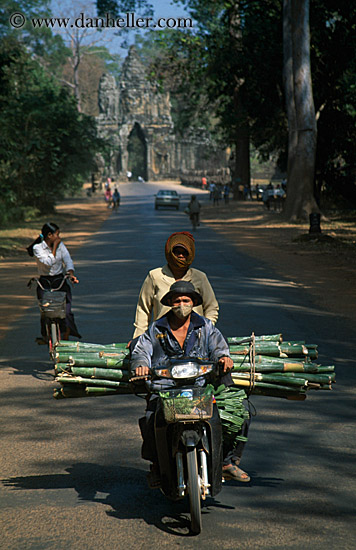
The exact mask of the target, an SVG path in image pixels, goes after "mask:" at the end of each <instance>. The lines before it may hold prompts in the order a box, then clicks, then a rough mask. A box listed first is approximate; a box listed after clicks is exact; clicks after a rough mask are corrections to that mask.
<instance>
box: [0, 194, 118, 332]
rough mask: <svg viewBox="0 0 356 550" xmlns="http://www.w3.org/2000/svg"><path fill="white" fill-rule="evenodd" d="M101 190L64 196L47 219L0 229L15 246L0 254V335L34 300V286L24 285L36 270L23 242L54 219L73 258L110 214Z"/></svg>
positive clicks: (2, 236)
mask: <svg viewBox="0 0 356 550" xmlns="http://www.w3.org/2000/svg"><path fill="white" fill-rule="evenodd" d="M110 212H111V210H109V209H108V208H107V207H106V204H105V203H104V201H103V198H102V194H100V195H98V196H95V195H94V196H92V197H87V196H86V194H85V193H84V192H83V194H82V195H81V196H80V197H78V198H73V199H72V198H71V199H66V200H64V201H63V202H62V203H61V204H59V205H58V206H57V208H56V213H55V214H54V215H51V216H50V220H48V219H45V218H43V219H42V218H41V219H39V220H36V222H33V221H32V222H28V223H23V224H21V227H19V228H16V229H8V230H3V231H0V244H1V238H2V241H3V242H4V241H5V239H6V242H11V240H12V241H13V242H14V249H13V251H12V252H11V249H10V252H7V253H6V249H3V253H4V250H5V254H6V255H5V256H3V257H1V256H0V289H1V290H0V339H1V338H3V337H4V336H5V334H6V331H7V330H9V329H11V327H12V326H13V324H14V323H15V322H16V320H17V319H18V318H19V317H20V316H21V315H23V312H24V310H25V309H26V308H27V307H29V306H31V305H32V304H33V303H34V300H35V290H34V287H32V288H31V289H28V288H27V282H28V280H29V279H30V278H31V277H33V276H35V275H36V273H37V269H36V264H35V261H34V260H33V259H31V258H30V257H29V256H28V254H27V251H26V249H25V248H26V246H28V245H30V244H31V242H32V241H33V240H34V239H35V238H36V236H38V234H39V232H40V230H41V227H42V225H43V224H44V223H45V222H46V221H53V222H55V223H56V224H57V225H58V226H59V227H60V229H61V237H62V239H63V242H64V243H65V245H66V246H67V247H68V249H69V251H70V254H71V256H72V258H73V260H74V265H75V253H76V250H77V249H78V248H79V247H80V246H83V245H85V241H86V239H88V238H89V237H90V236H91V235H92V234H93V233H94V232H95V231H97V230H98V229H99V227H100V226H101V224H102V223H103V222H104V220H106V218H107V217H108V216H109V215H110Z"/></svg>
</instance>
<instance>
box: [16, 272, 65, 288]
mask: <svg viewBox="0 0 356 550" xmlns="http://www.w3.org/2000/svg"><path fill="white" fill-rule="evenodd" d="M70 278H71V276H70V275H69V274H68V273H66V274H65V275H64V277H63V280H62V281H61V284H60V285H59V287H57V288H44V287H43V285H42V283H41V282H40V280H39V279H38V278H37V277H32V279H30V280H29V282H28V283H27V286H28V287H29V288H30V287H31V285H32V283H33V282H36V283H37V284H38V286H39V287H40V288H41V289H42V290H50V291H51V292H55V291H57V290H60V289H61V288H62V286H63V285H64V283H65V281H66V280H67V279H70Z"/></svg>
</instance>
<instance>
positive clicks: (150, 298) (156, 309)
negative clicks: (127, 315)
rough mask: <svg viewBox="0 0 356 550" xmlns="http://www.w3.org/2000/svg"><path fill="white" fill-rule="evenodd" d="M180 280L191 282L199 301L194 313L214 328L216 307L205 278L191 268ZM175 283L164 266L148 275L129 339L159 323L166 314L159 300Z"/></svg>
mask: <svg viewBox="0 0 356 550" xmlns="http://www.w3.org/2000/svg"><path fill="white" fill-rule="evenodd" d="M182 280H183V281H189V282H191V283H192V284H193V285H194V288H195V290H196V291H197V292H199V294H200V295H201V296H202V298H203V303H202V305H200V306H197V307H195V308H194V311H196V313H198V314H199V315H203V316H204V317H207V318H208V319H210V320H211V321H212V322H213V323H214V324H215V323H216V321H217V320H218V315H219V304H218V302H217V300H216V298H215V294H214V291H213V289H212V286H211V284H210V283H209V280H208V277H207V276H206V275H205V273H204V272H203V271H199V269H194V268H193V267H191V268H190V269H188V271H187V273H186V274H185V275H184V277H182ZM175 281H176V280H175V278H174V275H173V273H172V271H171V270H170V268H169V267H168V265H165V266H164V267H157V268H156V269H152V270H151V271H150V272H149V273H148V275H147V277H146V279H145V280H144V282H143V285H142V288H141V291H140V295H139V298H138V303H137V308H136V317H135V322H134V326H135V332H134V334H133V338H136V336H140V334H143V333H144V332H145V330H147V328H148V325H149V324H150V323H151V322H152V321H155V320H156V319H159V318H160V317H162V315H164V314H165V313H167V312H168V311H169V310H170V308H169V307H168V306H164V305H162V304H161V298H162V297H163V296H164V295H165V294H167V292H168V291H169V289H170V287H171V285H172V284H173V283H175Z"/></svg>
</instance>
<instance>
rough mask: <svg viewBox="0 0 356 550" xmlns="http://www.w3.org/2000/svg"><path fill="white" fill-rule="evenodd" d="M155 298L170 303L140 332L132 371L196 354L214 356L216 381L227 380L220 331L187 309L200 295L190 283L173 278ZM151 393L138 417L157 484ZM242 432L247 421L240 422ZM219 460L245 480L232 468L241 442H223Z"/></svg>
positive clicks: (158, 383)
mask: <svg viewBox="0 0 356 550" xmlns="http://www.w3.org/2000/svg"><path fill="white" fill-rule="evenodd" d="M161 303H162V304H163V305H166V306H168V307H170V310H169V311H168V313H166V314H165V315H163V317H161V318H160V319H158V320H157V321H154V322H153V323H152V324H151V325H150V326H149V328H148V330H147V331H146V332H145V333H144V334H142V335H141V336H140V338H139V339H138V341H137V343H136V344H135V346H134V348H133V350H132V355H131V371H132V374H133V376H138V377H142V376H147V377H148V376H149V374H150V368H151V366H155V367H156V366H158V365H160V364H162V365H163V364H165V363H166V362H167V360H169V358H173V357H175V358H177V357H178V358H179V357H187V356H188V357H201V358H204V359H208V360H210V361H214V362H218V363H219V365H220V367H221V375H220V380H219V384H220V383H223V384H225V385H226V386H231V385H233V381H232V378H231V374H230V371H231V370H232V367H233V362H232V359H231V358H230V355H229V347H228V344H227V343H226V340H225V338H224V337H223V335H222V334H221V332H220V331H219V330H218V329H217V328H215V327H214V325H213V323H212V322H211V321H210V320H209V319H207V318H205V317H202V316H200V315H198V314H197V313H195V312H194V311H193V307H196V306H198V305H201V303H202V297H201V295H200V294H199V293H198V292H196V290H195V288H194V286H193V285H192V283H190V282H188V281H182V280H181V281H177V282H175V283H174V284H173V285H172V286H171V287H170V290H169V292H168V293H166V294H165V295H164V296H163V298H162V299H161ZM206 383H207V381H206V378H197V379H196V385H204V384H206ZM174 385H175V382H174V380H166V379H165V380H163V379H162V380H153V381H150V382H149V383H148V386H149V388H150V389H151V390H152V391H156V392H157V391H159V390H161V391H162V390H164V389H165V388H167V387H172V386H174ZM156 406H157V397H156V396H155V395H151V397H150V399H149V400H148V404H147V410H146V416H145V417H143V418H141V419H140V422H139V423H140V428H141V433H142V438H143V444H142V458H144V459H145V460H150V461H151V462H152V466H151V472H150V475H149V483H150V485H151V486H154V485H159V469H158V461H157V452H156V447H155V438H154V424H153V423H154V412H155V410H156ZM243 429H244V432H245V433H244V435H247V429H248V426H247V425H246V426H244V427H243ZM223 447H224V448H223V453H224V461H223V472H222V475H223V476H224V477H226V478H227V479H237V480H239V481H249V480H250V478H249V476H248V475H247V474H246V472H243V470H241V469H240V468H238V464H239V463H240V459H241V454H242V450H243V445H242V446H241V445H239V447H237V448H234V449H229V448H227V446H226V444H224V446H223Z"/></svg>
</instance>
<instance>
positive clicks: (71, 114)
mask: <svg viewBox="0 0 356 550" xmlns="http://www.w3.org/2000/svg"><path fill="white" fill-rule="evenodd" d="M0 66H1V72H0V104H1V114H0V124H1V128H2V131H1V134H0V194H1V196H2V199H3V204H4V205H5V208H6V212H5V213H4V212H2V213H1V214H2V216H3V218H2V222H3V223H4V222H6V221H8V219H9V217H10V218H11V217H14V216H15V215H16V216H17V217H21V216H23V212H24V211H25V210H26V208H28V207H31V208H37V209H38V210H39V212H48V211H49V210H51V209H53V207H54V205H55V203H56V201H57V200H59V199H61V198H62V197H63V196H64V195H65V194H66V193H67V192H69V191H74V190H76V189H78V188H79V187H80V185H81V183H82V182H83V178H84V177H85V176H87V175H88V172H89V171H90V168H91V164H92V159H93V156H94V154H95V151H96V150H97V149H98V147H99V145H100V142H99V140H98V139H97V137H96V127H95V121H94V119H91V118H89V117H87V116H84V115H81V114H79V113H78V110H77V107H76V103H75V100H74V98H73V97H72V96H70V95H69V93H68V92H67V91H66V90H65V89H63V88H61V87H59V86H58V85H57V84H55V83H54V81H53V80H52V79H51V78H49V77H48V76H47V74H46V73H45V71H44V69H43V68H42V67H40V66H39V64H38V63H37V62H36V61H34V60H33V59H31V57H30V55H29V54H28V53H27V52H26V50H25V49H24V47H23V46H22V45H21V44H19V43H18V42H17V41H16V40H14V39H13V38H9V39H3V40H2V42H1V44H0ZM5 214H6V215H5Z"/></svg>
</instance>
